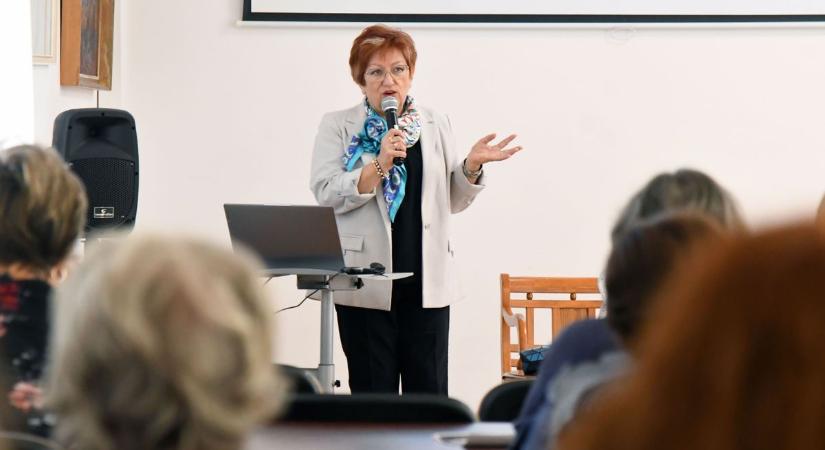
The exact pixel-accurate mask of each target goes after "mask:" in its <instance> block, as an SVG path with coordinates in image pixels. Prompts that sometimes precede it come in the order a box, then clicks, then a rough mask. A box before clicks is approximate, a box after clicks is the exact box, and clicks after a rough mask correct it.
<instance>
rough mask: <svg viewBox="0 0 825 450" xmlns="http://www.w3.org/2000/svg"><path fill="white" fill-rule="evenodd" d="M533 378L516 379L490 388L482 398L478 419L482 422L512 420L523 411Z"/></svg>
mask: <svg viewBox="0 0 825 450" xmlns="http://www.w3.org/2000/svg"><path fill="white" fill-rule="evenodd" d="M532 385H533V380H532V379H530V380H514V381H508V382H505V383H501V384H499V385H498V386H496V387H494V388H492V389H490V391H489V392H487V393H486V394H484V398H483V399H481V405H479V407H478V420H480V421H482V422H512V421H514V420H516V418H517V417H518V415H519V413H520V412H521V405H522V404H523V403H524V399H525V398H526V397H527V393H528V392H529V391H530V386H532Z"/></svg>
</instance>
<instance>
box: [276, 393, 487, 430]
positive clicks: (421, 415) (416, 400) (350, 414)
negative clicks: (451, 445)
mask: <svg viewBox="0 0 825 450" xmlns="http://www.w3.org/2000/svg"><path fill="white" fill-rule="evenodd" d="M278 421H279V422H339V423H340V422H351V423H421V424H424V423H455V424H466V423H472V422H474V421H475V417H474V416H473V412H472V411H470V408H468V407H467V405H465V404H464V403H462V402H460V401H458V400H456V399H452V398H448V397H444V396H440V395H427V394H405V395H397V394H354V395H332V394H317V395H311V394H310V395H307V394H295V395H293V396H291V397H290V400H289V402H288V406H287V408H286V412H285V413H284V414H283V415H282V416H281V417H279V418H278Z"/></svg>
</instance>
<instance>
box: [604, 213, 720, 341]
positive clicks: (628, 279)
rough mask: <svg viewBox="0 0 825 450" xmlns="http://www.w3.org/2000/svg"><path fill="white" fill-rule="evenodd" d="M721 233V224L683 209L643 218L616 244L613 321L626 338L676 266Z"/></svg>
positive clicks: (610, 267) (610, 271) (610, 270)
mask: <svg viewBox="0 0 825 450" xmlns="http://www.w3.org/2000/svg"><path fill="white" fill-rule="evenodd" d="M721 236H722V230H721V229H720V228H719V226H718V225H716V224H714V223H713V222H711V221H709V220H708V219H706V218H705V217H703V216H700V215H698V214H695V213H694V214H691V213H685V212H682V213H672V214H665V215H660V216H657V217H655V218H653V219H649V220H646V221H642V222H639V223H637V224H636V225H635V226H633V227H631V228H630V229H629V230H627V231H626V232H625V233H624V234H622V235H621V237H619V239H618V240H617V241H616V242H614V244H613V249H612V251H611V253H610V257H609V258H608V260H607V269H606V271H605V285H606V288H607V296H608V298H609V299H610V301H609V302H607V321H608V323H609V324H610V326H611V327H612V328H613V329H614V330H615V331H616V332H617V333H618V334H619V336H621V337H622V339H623V340H624V341H629V340H631V339H632V338H633V337H634V336H635V334H636V331H637V329H638V328H639V326H640V325H641V324H642V323H644V321H645V317H646V316H647V315H648V310H649V303H650V299H651V297H653V296H654V294H655V293H656V291H657V289H658V288H659V287H660V286H661V284H662V281H663V280H664V279H665V278H666V277H667V276H668V275H670V273H671V272H672V270H673V268H674V266H675V265H676V264H677V263H678V262H679V261H680V260H681V259H683V258H684V257H685V256H686V255H687V253H688V251H689V250H691V249H692V248H693V247H694V246H695V244H697V243H698V242H700V241H704V240H708V239H711V238H715V239H718V238H721Z"/></svg>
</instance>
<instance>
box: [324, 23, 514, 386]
mask: <svg viewBox="0 0 825 450" xmlns="http://www.w3.org/2000/svg"><path fill="white" fill-rule="evenodd" d="M416 57H417V54H416V51H415V44H414V43H413V40H412V38H411V37H410V36H409V35H408V34H407V33H405V32H403V31H401V30H398V29H395V28H391V27H387V26H383V25H373V26H370V27H368V28H366V29H364V30H363V31H362V32H361V34H360V35H359V36H358V37H357V38H355V41H354V42H353V44H352V50H351V51H350V58H349V65H350V71H351V73H352V78H353V80H354V81H355V83H356V84H357V85H358V87H359V88H360V89H361V93H362V94H363V95H364V99H363V100H362V101H361V102H359V103H358V104H357V105H355V106H354V107H352V108H349V109H346V110H343V111H336V112H332V113H328V114H326V115H325V116H324V118H323V119H322V121H321V125H320V126H319V129H318V135H317V136H316V139H315V149H314V152H313V156H312V173H311V180H310V187H311V189H312V192H313V193H314V195H315V198H316V199H317V201H318V203H319V204H321V205H324V206H331V207H333V208H334V209H335V214H336V218H337V222H338V228H339V232H340V235H341V242H342V246H343V248H344V259H345V262H346V264H347V265H348V266H368V265H369V264H370V263H372V262H379V263H381V264H383V265H384V266H385V267H386V269H387V271H392V272H412V273H413V274H414V275H413V276H411V277H408V278H404V279H399V280H394V281H393V282H388V281H375V282H370V281H367V282H366V284H365V286H364V287H363V288H362V289H360V290H357V291H342V292H336V295H335V303H336V313H337V316H338V328H339V330H340V333H341V344H342V346H343V348H344V353H345V354H346V356H347V367H348V369H349V386H350V389H351V391H352V392H353V393H360V392H394V393H397V392H398V388H399V378H400V382H401V387H402V390H403V392H405V393H410V392H424V393H436V394H444V395H446V394H447V348H448V346H447V340H448V337H449V323H450V308H449V305H450V304H451V303H453V302H454V301H456V300H457V297H458V293H457V289H456V286H455V284H454V278H455V277H454V273H453V272H454V269H453V256H454V252H453V247H452V245H451V243H450V214H452V213H457V212H460V211H462V210H464V209H465V208H467V206H469V205H470V203H472V201H473V199H474V198H475V196H476V195H478V193H479V192H480V191H481V190H482V188H483V179H484V172H483V165H484V164H486V163H488V162H492V161H501V160H504V159H507V158H509V157H510V156H512V155H513V154H515V153H516V152H518V151H519V150H521V147H518V146H516V147H511V148H505V147H507V145H508V144H509V143H510V142H511V141H512V140H513V139H514V138H515V135H511V136H509V137H507V138H505V139H503V140H502V141H500V142H499V143H497V144H493V143H492V141H493V139H494V138H495V134H489V135H487V136H484V137H483V138H481V139H480V140H479V141H478V142H476V143H475V144H474V145H473V147H472V149H470V151H469V153H468V154H467V156H466V157H465V158H462V157H461V156H459V154H458V152H457V150H456V148H455V144H454V142H453V134H452V130H451V128H450V122H449V120H448V119H447V117H446V116H445V115H443V114H440V113H437V112H435V111H432V110H430V109H428V108H426V107H422V106H420V105H418V104H416V102H415V100H413V98H412V97H410V96H409V95H408V93H409V90H410V87H411V85H412V80H413V75H414V74H415V62H416ZM385 110H386V112H385ZM388 121H389V122H390V125H391V126H388V123H387V122H388ZM392 125H394V126H392Z"/></svg>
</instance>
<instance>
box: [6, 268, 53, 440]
mask: <svg viewBox="0 0 825 450" xmlns="http://www.w3.org/2000/svg"><path fill="white" fill-rule="evenodd" d="M51 291H52V288H51V286H50V285H49V284H48V283H46V282H44V281H40V280H14V279H12V278H10V277H9V276H8V275H6V274H0V377H2V380H0V399H2V400H3V401H5V402H8V400H7V398H8V394H9V392H11V390H12V388H13V387H14V385H15V384H17V383H18V382H20V381H26V382H29V383H32V384H37V382H38V379H39V378H40V377H41V375H42V374H43V367H44V366H45V364H46V356H47V347H48V342H49V322H50V320H49V318H50V316H49V305H50V299H49V296H50V295H51ZM4 411H6V414H7V415H6V416H5V417H4V418H3V419H4V420H3V426H4V427H5V428H6V429H9V430H14V431H23V432H27V433H31V434H35V435H38V436H42V437H48V436H49V434H50V433H51V428H52V425H53V423H54V417H53V416H52V415H51V414H49V413H47V412H44V411H41V410H38V409H32V410H30V411H29V412H27V413H24V412H22V411H19V410H17V409H14V408H11V407H8V408H4Z"/></svg>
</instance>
